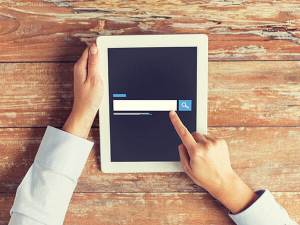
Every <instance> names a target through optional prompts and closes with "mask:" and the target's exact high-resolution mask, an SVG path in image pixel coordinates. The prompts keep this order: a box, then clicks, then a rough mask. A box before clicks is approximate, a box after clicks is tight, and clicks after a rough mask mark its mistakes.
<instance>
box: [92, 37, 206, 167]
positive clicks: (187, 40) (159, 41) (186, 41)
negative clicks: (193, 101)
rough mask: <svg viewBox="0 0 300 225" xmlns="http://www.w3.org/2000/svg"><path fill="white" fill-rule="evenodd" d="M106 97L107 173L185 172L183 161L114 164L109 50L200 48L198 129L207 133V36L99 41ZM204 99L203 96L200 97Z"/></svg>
mask: <svg viewBox="0 0 300 225" xmlns="http://www.w3.org/2000/svg"><path fill="white" fill-rule="evenodd" d="M96 42H97V46H98V49H99V51H100V68H101V76H102V79H103V84H104V95H103V100H102V104H101V107H100V109H99V129H100V131H99V133H100V162H101V171H102V172H104V173H131V172H132V173H137V172H182V171H183V169H182V167H181V165H180V162H177V161H175V162H170V161H162V162H151V161H150V162H149V161H147V162H112V161H111V149H110V146H111V145H110V116H109V113H110V107H109V79H108V48H146V47H197V109H196V130H197V131H198V132H201V133H204V134H206V133H207V95H208V94H207V93H208V38H207V35H205V34H173V35H116V36H100V37H98V38H97V41H96ZM200 96H201V97H200Z"/></svg>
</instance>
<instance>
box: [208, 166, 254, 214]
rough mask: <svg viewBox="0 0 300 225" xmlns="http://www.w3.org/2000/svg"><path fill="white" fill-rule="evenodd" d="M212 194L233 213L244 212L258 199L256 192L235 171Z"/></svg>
mask: <svg viewBox="0 0 300 225" xmlns="http://www.w3.org/2000/svg"><path fill="white" fill-rule="evenodd" d="M211 194H212V195H213V196H214V197H215V198H216V199H217V200H219V201H220V202H221V203H222V204H223V205H224V206H225V207H226V208H227V209H228V210H230V211H231V212H232V213H239V212H241V211H243V210H244V209H246V208H248V207H249V206H250V205H251V204H252V203H253V202H254V201H255V200H256V198H257V196H256V194H255V192H254V191H253V190H252V189H251V188H250V187H249V186H248V185H247V184H246V183H245V182H244V181H243V180H242V179H241V178H240V177H239V176H238V175H237V174H236V173H235V172H234V171H232V173H230V174H228V175H227V176H226V177H225V178H224V179H220V182H219V188H218V189H217V190H216V191H214V192H212V193H211Z"/></svg>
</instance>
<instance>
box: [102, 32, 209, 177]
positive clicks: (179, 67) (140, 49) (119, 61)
mask: <svg viewBox="0 0 300 225" xmlns="http://www.w3.org/2000/svg"><path fill="white" fill-rule="evenodd" d="M97 46H98V48H99V50H100V58H101V73H102V77H103V81H104V98H103V102H102V105H101V107H100V115H99V123H100V159H101V170H102V172H107V173H123V172H180V171H182V168H181V165H180V163H179V155H178V145H179V144H180V143H181V141H180V139H179V137H178V136H177V134H176V132H175V130H174V129H173V127H172V124H171V122H170V120H169V116H168V114H169V111H171V110H175V111H177V113H178V114H179V116H180V118H181V119H182V121H183V122H184V124H185V125H186V126H187V128H188V129H189V130H190V131H191V132H192V131H195V130H197V131H199V132H202V133H206V132H207V70H208V65H207V64H208V59H207V57H208V39H207V36H206V35H202V34H188V35H133V36H127V35H122V36H101V37H98V38H97Z"/></svg>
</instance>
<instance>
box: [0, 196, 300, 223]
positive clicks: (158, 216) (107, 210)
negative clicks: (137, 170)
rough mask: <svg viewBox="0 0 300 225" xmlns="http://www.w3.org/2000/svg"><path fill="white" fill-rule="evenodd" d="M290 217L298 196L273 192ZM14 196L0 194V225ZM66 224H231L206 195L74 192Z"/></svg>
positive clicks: (295, 210)
mask: <svg viewBox="0 0 300 225" xmlns="http://www.w3.org/2000/svg"><path fill="white" fill-rule="evenodd" d="M273 194H274V196H275V198H276V200H278V201H279V202H280V203H281V204H282V206H283V207H285V208H286V209H287V211H288V212H289V214H290V216H291V217H292V218H294V219H295V220H296V221H298V222H300V216H299V213H298V211H299V209H300V193H295V192H291V193H281V192H279V193H273ZM12 202H13V195H11V194H0V225H7V223H8V220H9V209H10V207H11V205H12ZM64 224H65V225H68V224H72V225H82V224H101V225H116V224H118V225H133V224H139V225H148V224H160V225H196V224H197V225H215V224H218V225H233V224H234V223H232V222H231V221H230V219H229V218H228V216H227V212H226V210H224V209H223V208H222V207H221V206H220V205H219V204H218V203H217V202H216V201H215V200H213V199H212V198H211V197H210V196H209V195H208V194H206V193H157V194H149V193H139V194H132V193H121V194H100V193H80V194H79V193H76V194H74V196H73V199H72V202H71V205H70V207H69V210H68V213H67V216H66V220H65V223H64Z"/></svg>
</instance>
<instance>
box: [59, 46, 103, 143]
mask: <svg viewBox="0 0 300 225" xmlns="http://www.w3.org/2000/svg"><path fill="white" fill-rule="evenodd" d="M102 97H103V81H102V79H101V74H100V58H99V51H98V48H97V46H96V44H92V45H91V46H90V47H87V48H86V49H85V50H84V52H83V53H82V55H81V57H80V59H79V60H78V61H77V62H76V63H75V65H74V102H73V108H72V111H71V113H70V115H69V117H68V119H67V121H66V123H65V125H64V127H63V130H64V131H67V132H69V133H71V134H74V135H77V136H79V137H82V138H86V137H87V136H88V134H89V131H90V129H91V127H92V124H93V121H94V119H95V116H96V114H97V111H98V109H99V107H100V104H101V101H102Z"/></svg>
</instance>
